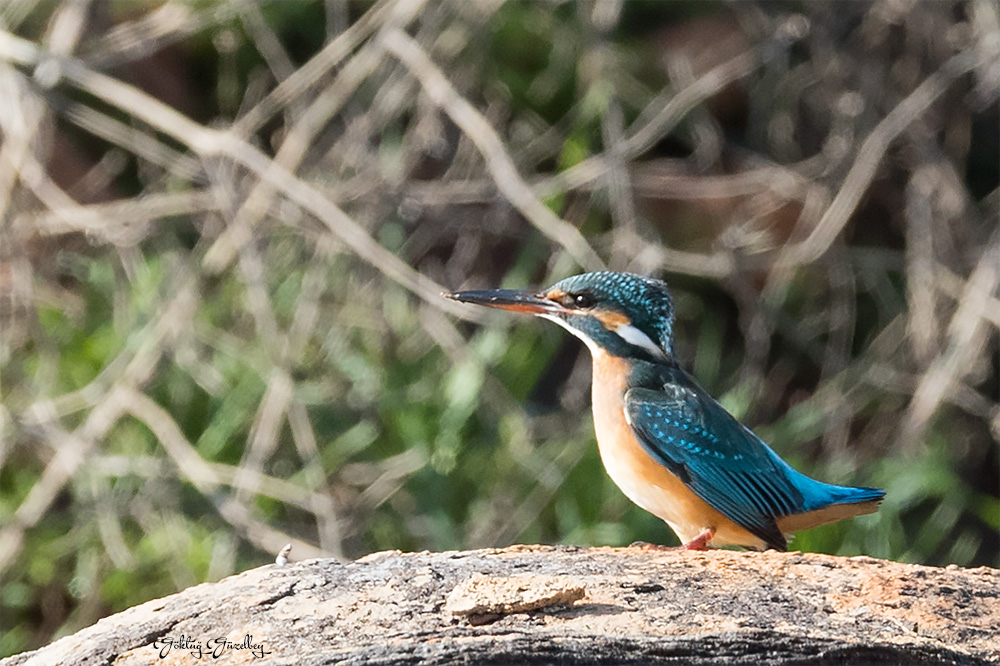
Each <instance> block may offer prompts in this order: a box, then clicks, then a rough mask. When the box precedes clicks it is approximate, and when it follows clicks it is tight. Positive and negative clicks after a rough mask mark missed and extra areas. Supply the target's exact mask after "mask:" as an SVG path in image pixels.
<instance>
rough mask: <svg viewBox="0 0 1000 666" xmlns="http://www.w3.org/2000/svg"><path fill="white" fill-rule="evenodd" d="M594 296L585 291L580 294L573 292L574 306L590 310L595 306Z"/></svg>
mask: <svg viewBox="0 0 1000 666" xmlns="http://www.w3.org/2000/svg"><path fill="white" fill-rule="evenodd" d="M594 302H595V301H594V297H593V296H591V295H590V294H588V293H587V292H585V291H582V292H580V293H579V294H573V306H574V307H577V308H580V309H581V310H588V309H590V308H592V307H594Z"/></svg>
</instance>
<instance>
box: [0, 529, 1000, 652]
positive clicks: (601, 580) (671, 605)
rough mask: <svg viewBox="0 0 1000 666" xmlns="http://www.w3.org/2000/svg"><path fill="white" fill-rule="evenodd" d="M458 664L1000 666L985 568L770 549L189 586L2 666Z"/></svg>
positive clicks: (496, 560) (504, 552) (412, 564)
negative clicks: (105, 665) (108, 665)
mask: <svg viewBox="0 0 1000 666" xmlns="http://www.w3.org/2000/svg"><path fill="white" fill-rule="evenodd" d="M218 639H223V640H222V642H216V641H218ZM226 641H228V643H227V642H226ZM213 650H218V651H219V655H220V656H219V658H217V659H212V658H211V656H210V653H211V652H212V651H213ZM199 655H200V658H199ZM456 661H461V662H465V663H493V664H500V663H522V664H524V663H527V664H533V663H538V664H541V663H552V662H558V663H566V664H605V663H608V664H611V663H614V664H633V663H634V664H656V663H678V662H679V663H689V664H791V663H794V664H853V663H858V664H989V663H1000V570H996V569H990V568H986V567H982V568H979V569H960V568H957V567H949V568H946V569H938V568H934V567H925V566H917V565H911V564H898V563H895V562H887V561H882V560H875V559H871V558H866V557H852V558H842V557H831V556H827V555H816V554H803V553H776V552H771V551H769V552H765V553H750V552H731V551H708V552H685V551H671V552H649V551H644V550H640V549H634V548H618V549H614V548H588V549H580V548H571V547H549V546H517V547H512V548H505V549H490V550H476V551H467V552H444V553H427V552H424V553H400V552H386V553H376V554H373V555H370V556H368V557H365V558H362V559H360V560H357V561H355V562H349V563H341V562H337V561H334V560H310V561H306V562H299V563H291V564H287V565H285V566H278V565H268V566H263V567H260V568H258V569H253V570H251V571H247V572H245V573H242V574H239V575H236V576H232V577H230V578H227V579H225V580H222V581H219V582H218V583H206V584H203V585H198V586H196V587H192V588H189V589H187V590H184V591H183V592H180V593H179V594H175V595H172V596H169V597H165V598H163V599H157V600H155V601H150V602H147V603H145V604H142V605H140V606H136V607H135V608H131V609H129V610H126V611H124V612H122V613H119V614H117V615H114V616H112V617H109V618H105V619H104V620H101V621H100V622H98V623H97V624H95V625H94V626H92V627H88V628H87V629H84V630H82V631H80V632H78V633H76V634H74V635H72V636H68V637H66V638H63V639H61V640H58V641H56V642H54V643H52V644H51V645H48V646H46V647H45V648H42V649H41V650H38V651H35V652H31V653H24V654H20V655H15V656H13V657H9V658H7V659H5V660H3V661H0V666H15V665H17V666H20V665H27V664H31V665H35V664H98V663H114V664H116V665H123V664H170V663H202V662H212V663H219V664H226V663H253V664H263V663H268V664H334V663H336V664H385V665H388V664H404V663H405V664H448V663H455V662H456Z"/></svg>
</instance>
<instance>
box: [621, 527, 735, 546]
mask: <svg viewBox="0 0 1000 666" xmlns="http://www.w3.org/2000/svg"><path fill="white" fill-rule="evenodd" d="M714 536H715V529H714V528H711V527H708V528H706V529H705V531H704V532H702V533H701V534H699V535H698V536H696V537H695V538H693V539H691V540H690V541H688V542H687V543H686V544H684V545H683V546H660V545H658V544H655V543H647V542H646V541H636V542H634V543H632V544H631V546H632V547H633V548H642V549H643V550H708V542H709V541H711V540H712V537H714Z"/></svg>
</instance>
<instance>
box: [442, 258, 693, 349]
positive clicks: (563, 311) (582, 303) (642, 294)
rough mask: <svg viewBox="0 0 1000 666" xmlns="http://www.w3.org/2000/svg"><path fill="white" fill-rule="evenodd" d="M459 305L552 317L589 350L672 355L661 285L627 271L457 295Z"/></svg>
mask: <svg viewBox="0 0 1000 666" xmlns="http://www.w3.org/2000/svg"><path fill="white" fill-rule="evenodd" d="M447 297H448V298H451V299H453V300H456V301H461V302H463V303H475V304H476V305H485V306H487V307H491V308H500V309H503V310H513V311H515V312H527V313H528V314H533V315H537V316H539V317H544V318H545V319H551V320H552V321H554V322H556V323H557V324H560V325H561V326H563V327H564V328H566V329H567V330H569V332H570V333H572V334H573V335H575V336H576V337H578V338H580V339H581V340H583V341H584V342H585V343H587V346H588V347H590V349H591V351H592V352H595V351H598V350H603V351H606V352H608V353H610V354H613V355H615V356H623V357H637V358H651V359H652V360H665V359H670V358H672V357H673V353H674V349H673V346H674V334H673V323H674V306H673V302H672V301H671V300H670V293H669V292H668V291H667V285H666V283H664V282H662V281H660V280H654V279H652V278H647V277H642V276H640V275H633V274H631V273H615V272H612V271H599V272H596V273H584V274H582V275H574V276H573V277H570V278H566V279H565V280H562V281H560V282H557V283H555V284H554V285H552V286H551V287H549V288H548V289H544V290H542V291H539V292H536V291H512V290H507V289H491V290H486V291H460V292H456V293H453V294H447Z"/></svg>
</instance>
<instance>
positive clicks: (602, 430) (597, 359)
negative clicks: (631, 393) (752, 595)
mask: <svg viewBox="0 0 1000 666" xmlns="http://www.w3.org/2000/svg"><path fill="white" fill-rule="evenodd" d="M592 353H593V355H594V377H593V398H592V400H593V409H594V430H595V431H596V432H597V446H598V449H599V450H600V452H601V461H602V462H603V463H604V468H605V469H606V470H607V472H608V475H609V476H610V477H611V479H612V480H613V481H614V482H615V484H616V485H617V486H618V487H619V488H621V490H622V492H623V493H625V495H626V496H627V497H628V498H629V499H630V500H632V501H633V502H635V503H636V504H638V505H639V506H641V507H642V508H643V509H645V510H646V511H649V512H650V513H652V514H653V515H654V516H657V517H658V518H660V519H662V520H663V521H665V522H666V523H667V524H668V525H670V528H671V529H672V530H673V531H674V532H676V533H677V536H678V537H680V539H681V541H682V542H684V543H687V542H688V541H691V540H692V539H694V538H695V537H697V536H698V535H699V534H701V533H702V532H703V531H705V530H706V529H714V530H715V536H714V537H713V538H712V540H711V541H710V542H709V544H710V545H713V546H727V545H732V546H747V547H750V548H764V547H765V545H766V544H765V543H764V542H763V540H761V539H760V538H759V537H757V536H755V535H753V534H751V533H750V532H748V531H747V530H745V529H743V528H742V527H740V526H739V525H737V524H736V523H734V522H733V521H732V520H730V519H729V518H726V517H725V516H724V515H722V514H721V513H719V512H718V511H717V510H716V509H714V508H712V507H711V506H710V505H709V504H708V503H707V502H705V501H704V500H703V499H701V498H700V497H698V496H697V495H695V494H694V492H692V491H691V490H690V489H689V488H688V487H687V486H686V485H684V483H683V482H682V481H681V480H680V479H678V478H677V477H676V476H675V475H674V474H672V473H671V472H670V471H669V470H668V469H667V468H666V467H664V466H663V465H662V464H660V463H659V462H658V461H657V460H656V459H655V458H653V457H652V456H650V455H649V453H647V452H646V450H645V449H644V448H643V446H642V444H640V443H639V441H638V439H636V436H635V434H634V433H633V431H632V427H631V426H630V425H629V424H628V421H627V420H626V418H625V392H626V391H627V390H628V386H627V384H626V382H627V379H628V373H629V367H628V363H627V362H626V361H625V360H624V359H622V358H619V357H617V356H612V355H611V354H608V353H607V352H605V351H603V350H596V351H595V350H592Z"/></svg>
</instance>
